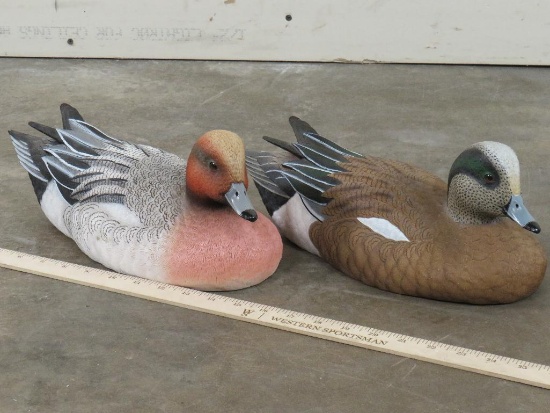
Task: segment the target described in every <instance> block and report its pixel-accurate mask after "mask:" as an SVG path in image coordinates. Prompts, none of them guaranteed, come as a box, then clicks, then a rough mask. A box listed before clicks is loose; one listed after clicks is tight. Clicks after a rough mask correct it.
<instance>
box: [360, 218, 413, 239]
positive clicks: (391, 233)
mask: <svg viewBox="0 0 550 413" xmlns="http://www.w3.org/2000/svg"><path fill="white" fill-rule="evenodd" d="M357 220H358V221H359V222H360V223H361V224H363V225H365V226H366V227H369V228H370V229H371V230H373V231H374V232H376V233H377V234H380V235H382V236H383V237H386V238H388V239H391V240H393V241H407V242H410V240H409V239H408V238H407V236H406V235H405V234H403V233H402V232H401V230H400V229H399V228H397V227H396V226H395V225H393V224H392V223H391V222H390V221H388V220H386V219H383V218H357Z"/></svg>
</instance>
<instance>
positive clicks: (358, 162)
mask: <svg viewBox="0 0 550 413" xmlns="http://www.w3.org/2000/svg"><path fill="white" fill-rule="evenodd" d="M290 124H291V126H292V128H293V130H294V133H295V135H296V137H297V143H292V144H289V143H286V142H283V141H280V140H277V139H272V138H268V137H265V138H264V139H266V140H267V141H268V142H270V143H272V144H274V145H276V146H279V147H281V148H283V149H285V150H286V151H287V152H288V153H286V154H285V156H284V159H283V158H281V156H280V155H273V154H271V153H268V152H249V153H247V163H248V167H249V171H250V173H251V175H252V177H253V178H254V181H255V183H256V186H257V187H258V189H259V191H260V194H261V196H262V199H263V202H264V204H265V205H266V207H267V210H268V212H269V213H270V214H271V215H272V219H273V221H274V222H275V224H276V225H277V226H278V227H279V229H280V230H281V233H282V234H283V235H285V236H286V237H287V238H289V239H290V240H291V241H293V242H294V243H296V244H297V245H298V246H300V247H302V248H304V249H306V250H307V251H309V252H311V253H313V254H317V255H319V256H321V257H322V258H323V259H325V260H326V261H328V262H329V263H330V264H331V265H333V266H334V267H335V268H337V269H339V270H341V271H343V272H344V273H346V274H347V275H349V276H351V277H353V278H355V279H358V280H360V281H362V282H364V283H366V284H368V285H370V286H374V287H377V288H380V289H383V290H387V291H392V292H395V293H399V294H407V295H412V296H420V297H426V298H432V299H438V300H445V301H455V302H466V303H475V304H489V303H509V302H513V301H516V300H519V299H521V298H523V297H526V296H528V295H530V294H532V293H533V292H534V291H535V290H536V289H537V287H538V286H539V285H540V283H541V282H542V279H543V277H544V273H545V270H546V254H545V252H544V250H543V248H542V246H541V245H540V243H539V242H538V241H537V240H536V239H535V236H534V235H533V233H538V232H540V227H539V226H538V224H537V223H536V222H535V221H534V219H533V217H532V216H531V215H530V214H529V212H528V211H527V209H526V208H525V207H524V205H523V200H522V198H521V195H520V178H519V162H518V159H517V157H516V154H515V153H514V151H513V150H512V149H511V148H510V147H508V146H506V145H504V144H502V143H497V142H481V143H477V144H475V145H473V146H472V147H470V148H469V149H466V150H465V151H464V152H462V154H460V155H459V156H458V158H457V159H456V161H455V162H454V163H453V165H452V167H451V170H450V173H449V180H448V184H445V182H443V181H442V180H441V179H439V178H438V177H436V176H435V175H432V174H431V173H429V172H426V171H423V170H422V169H419V168H417V167H414V166H411V165H408V164H405V163H402V162H398V161H393V160H386V159H381V158H376V157H373V156H362V155H360V154H357V153H354V152H351V151H348V150H346V149H344V148H342V147H340V146H338V145H336V144H335V143H333V142H331V141H329V140H327V139H325V138H323V137H321V136H320V135H319V134H318V133H317V132H316V131H315V130H314V129H313V128H312V127H311V126H309V125H308V124H307V123H305V122H303V121H301V120H300V119H298V118H296V117H292V118H290ZM510 218H511V219H510ZM518 224H519V225H518Z"/></svg>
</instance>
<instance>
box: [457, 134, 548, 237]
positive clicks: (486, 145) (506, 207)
mask: <svg viewBox="0 0 550 413" xmlns="http://www.w3.org/2000/svg"><path fill="white" fill-rule="evenodd" d="M448 191H449V192H448V207H449V213H450V215H451V217H452V218H453V219H454V220H455V221H457V222H460V223H464V224H485V223H489V222H491V221H493V220H494V219H496V218H498V217H502V216H508V217H510V218H511V219H512V220H514V221H515V222H517V223H518V224H519V225H521V226H522V227H523V228H525V229H527V230H529V231H532V232H534V233H539V232H540V226H539V225H538V224H537V222H536V221H535V219H534V218H533V216H532V215H531V214H530V213H529V211H527V209H526V208H525V206H524V205H523V199H522V197H521V191H520V179H519V161H518V158H517V156H516V154H515V152H514V151H513V150H512V148H510V147H509V146H507V145H504V144H502V143H498V142H490V141H486V142H480V143H476V144H474V145H473V146H471V147H470V148H468V149H466V150H465V151H464V152H462V153H461V154H460V155H459V156H458V158H457V159H456V160H455V162H454V163H453V165H452V167H451V171H450V172H449V189H448Z"/></svg>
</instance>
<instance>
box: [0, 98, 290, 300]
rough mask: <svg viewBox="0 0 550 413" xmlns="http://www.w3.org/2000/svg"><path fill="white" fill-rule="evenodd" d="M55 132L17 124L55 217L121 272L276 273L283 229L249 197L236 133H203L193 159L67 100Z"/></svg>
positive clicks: (187, 279)
mask: <svg viewBox="0 0 550 413" xmlns="http://www.w3.org/2000/svg"><path fill="white" fill-rule="evenodd" d="M61 114H62V119H63V128H61V129H54V128H51V127H48V126H44V125H41V124H37V123H34V122H30V123H29V124H30V126H32V127H33V128H35V129H36V130H38V131H40V132H42V133H44V134H45V135H47V137H45V136H44V137H34V136H30V135H27V134H24V133H20V132H14V131H10V136H11V138H12V141H13V145H14V147H15V150H16V152H17V156H18V158H19V161H20V163H21V165H22V166H23V167H24V168H25V169H26V170H27V172H28V173H29V176H30V179H31V181H32V184H33V187H34V191H35V193H36V196H37V198H38V202H39V203H40V206H41V208H42V210H43V212H44V214H45V215H46V217H47V218H48V219H49V220H50V221H51V223H52V224H53V225H54V226H55V227H56V228H57V229H59V230H60V231H61V232H62V233H63V234H65V235H67V236H68V237H70V238H72V239H73V240H74V241H75V242H76V244H77V245H78V247H79V248H80V249H81V250H82V251H83V252H84V253H85V254H87V255H88V256H89V257H90V258H92V259H94V260H96V261H98V262H100V263H101V264H103V265H105V266H106V267H109V268H111V269H113V270H115V271H119V272H122V273H126V274H132V275H136V276H141V277H145V278H150V279H155V280H159V281H163V282H167V283H171V284H177V285H183V286H186V287H192V288H197V289H202V290H234V289H240V288H245V287H249V286H251V285H254V284H257V283H259V282H261V281H263V280H264V279H266V278H267V277H269V276H270V275H271V274H273V272H274V271H275V270H276V268H277V266H278V264H279V261H280V259H281V255H282V241H281V239H280V235H279V232H278V231H277V228H276V227H275V226H274V225H273V224H272V223H271V222H270V220H269V219H268V218H266V217H265V216H263V215H261V214H258V213H256V211H255V210H254V208H253V207H252V204H251V203H250V200H249V198H248V195H247V193H246V191H247V186H248V179H247V171H246V165H245V151H244V145H243V142H242V140H241V139H240V138H239V137H238V136H237V135H236V134H234V133H232V132H229V131H224V130H214V131H210V132H207V133H205V134H204V135H203V136H201V137H200V138H199V139H198V141H197V142H196V144H195V145H194V146H193V148H192V150H191V153H190V155H189V159H188V161H187V163H186V162H185V161H184V160H183V159H181V158H179V157H178V156H176V155H174V154H171V153H167V152H164V151H162V150H160V149H156V148H153V147H150V146H146V145H137V144H132V143H129V142H125V141H122V140H119V139H115V138H112V137H110V136H108V135H106V134H105V133H103V132H101V131H100V130H99V129H97V128H95V127H94V126H92V125H90V124H89V123H86V122H85V121H84V120H83V118H82V116H81V115H80V114H79V113H78V111H77V110H76V109H74V108H72V107H71V106H69V105H67V104H63V105H61Z"/></svg>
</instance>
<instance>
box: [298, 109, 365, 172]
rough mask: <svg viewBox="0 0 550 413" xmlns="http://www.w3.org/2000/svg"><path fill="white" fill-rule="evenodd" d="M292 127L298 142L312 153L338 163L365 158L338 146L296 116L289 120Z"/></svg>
mask: <svg viewBox="0 0 550 413" xmlns="http://www.w3.org/2000/svg"><path fill="white" fill-rule="evenodd" d="M289 122H290V126H291V127H292V130H293V131H294V134H295V135H296V140H297V141H298V143H299V144H300V145H302V146H305V147H308V148H309V149H311V150H312V151H315V152H318V153H320V154H322V155H323V156H325V157H326V158H330V159H332V160H334V161H338V162H346V157H350V156H351V157H355V158H363V155H361V154H359V153H357V152H353V151H350V150H348V149H346V148H343V147H341V146H340V145H337V144H336V143H334V142H333V141H331V140H329V139H327V138H324V137H323V136H321V135H320V134H319V133H317V131H316V130H315V129H313V128H312V127H311V126H310V125H309V123H307V122H304V121H303V120H301V119H300V118H297V117H296V116H291V117H290V119H289Z"/></svg>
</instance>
